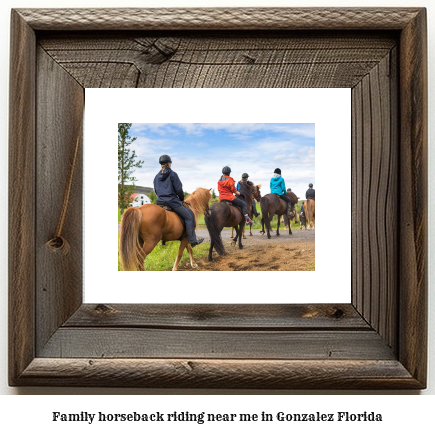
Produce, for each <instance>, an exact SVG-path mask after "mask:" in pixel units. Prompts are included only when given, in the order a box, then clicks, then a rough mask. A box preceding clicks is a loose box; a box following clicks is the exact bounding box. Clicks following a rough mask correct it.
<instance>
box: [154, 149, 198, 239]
mask: <svg viewBox="0 0 435 434" xmlns="http://www.w3.org/2000/svg"><path fill="white" fill-rule="evenodd" d="M159 163H160V165H161V167H162V169H161V170H160V171H159V173H157V175H156V176H155V178H154V191H155V193H156V194H157V205H168V206H169V207H170V208H172V210H173V211H174V212H175V213H177V214H178V215H179V216H180V217H181V218H183V219H184V221H185V222H186V234H187V239H188V240H189V244H190V245H191V246H192V247H195V246H197V245H198V244H200V243H202V242H203V241H204V238H196V233H195V214H193V211H192V210H191V209H189V208H186V207H185V206H183V204H182V203H181V202H182V201H183V200H184V192H183V184H181V181H180V178H179V177H178V175H177V174H176V173H175V172H174V171H172V169H171V165H172V160H171V157H170V156H169V155H162V156H161V157H160V158H159Z"/></svg>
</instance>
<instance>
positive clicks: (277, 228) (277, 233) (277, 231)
mask: <svg viewBox="0 0 435 434" xmlns="http://www.w3.org/2000/svg"><path fill="white" fill-rule="evenodd" d="M280 223H281V219H280V216H278V224H277V225H276V236H277V237H279V236H280V235H281V234H280V233H279V225H280Z"/></svg>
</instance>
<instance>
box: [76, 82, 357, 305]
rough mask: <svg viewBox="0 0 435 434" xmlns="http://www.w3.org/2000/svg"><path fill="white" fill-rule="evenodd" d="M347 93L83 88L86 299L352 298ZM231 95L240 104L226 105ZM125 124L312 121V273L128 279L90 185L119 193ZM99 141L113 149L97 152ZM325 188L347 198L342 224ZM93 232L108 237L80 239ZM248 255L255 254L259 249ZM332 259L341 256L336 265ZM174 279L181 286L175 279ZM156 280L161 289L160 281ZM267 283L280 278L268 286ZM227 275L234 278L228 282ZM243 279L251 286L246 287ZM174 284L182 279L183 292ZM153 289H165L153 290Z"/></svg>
mask: <svg viewBox="0 0 435 434" xmlns="http://www.w3.org/2000/svg"><path fill="white" fill-rule="evenodd" d="M350 93H351V92H350V89H87V90H86V110H85V158H84V162H85V163H84V164H85V174H84V190H85V235H84V240H85V252H84V256H85V267H84V268H85V301H86V303H103V302H104V303H350V300H351V297H350V295H351V206H350V197H351V119H350V113H351V98H350V96H351V95H350ZM123 101H128V104H123ZM144 101H146V102H147V103H146V104H144ZM168 101H171V104H168V103H167V102H168ZM228 101H237V103H236V104H228ZM259 102H260V103H259ZM123 121H126V122H133V123H140V122H147V123H162V122H167V123H178V122H179V123H189V122H197V123H210V122H213V123H229V122H234V123H259V122H264V123H273V122H276V123H315V124H316V125H315V131H316V133H315V143H316V151H315V152H316V156H315V158H316V161H315V165H316V185H317V187H316V190H317V199H316V214H317V216H316V235H315V237H316V247H315V248H316V271H314V272H308V271H307V272H303V271H283V272H277V271H240V272H232V271H199V272H194V273H189V272H187V273H185V272H184V273H181V272H180V273H178V274H177V276H176V277H175V276H174V275H173V274H172V272H171V271H159V272H147V273H142V272H140V271H136V272H130V273H129V275H128V284H126V276H125V273H123V272H119V271H118V254H117V241H118V237H117V235H118V231H117V222H116V219H115V220H113V221H110V220H108V219H106V220H104V219H101V218H99V217H100V215H101V211H100V210H101V201H100V200H95V191H93V190H92V188H87V186H93V185H104V186H107V187H106V188H107V191H105V193H104V196H105V197H106V198H110V197H112V198H113V197H116V194H117V188H118V187H117V178H116V176H115V174H116V173H117V162H118V159H117V151H116V149H117V148H116V142H117V137H118V133H117V131H118V122H123ZM102 144H105V146H106V147H107V148H109V149H111V150H109V151H107V152H101V149H102ZM331 156H333V158H331ZM272 157H273V150H270V155H265V156H264V158H265V159H267V158H272ZM94 161H98V164H99V167H100V168H103V169H102V170H96V167H95V164H92V163H90V164H87V163H86V162H94ZM157 171H158V165H157V164H156V172H157ZM202 187H207V188H211V187H215V186H213V185H203V186H202ZM331 192H332V193H333V195H334V196H335V197H340V198H341V199H342V200H343V201H348V203H349V206H347V207H344V210H343V214H342V216H341V217H340V225H339V227H338V226H337V218H336V215H335V213H334V212H331V209H330V204H328V202H327V198H328V197H330V196H329V194H330V193H331ZM107 201H108V203H107V204H105V205H104V206H105V207H106V208H107V207H108V209H109V215H114V216H116V212H117V203H116V200H114V201H112V202H110V200H109V199H107ZM337 231H339V232H340V236H337ZM294 232H295V235H293V237H295V239H297V236H298V233H296V231H294ZM298 232H299V231H298ZM95 233H101V234H106V236H105V237H98V240H99V242H98V243H95V237H91V236H86V234H95ZM283 236H284V235H283ZM287 236H288V235H287ZM246 245H249V240H248V241H247V242H246ZM101 252H104V255H102V254H101ZM214 254H215V255H216V253H214ZM252 255H253V258H254V256H255V252H253V253H252ZM337 258H340V261H339V262H337ZM271 276H273V277H271ZM175 278H176V279H177V285H175V284H173V283H174V279H175ZM162 279H165V281H166V282H167V284H166V285H160V284H159V282H161V281H162ZM271 279H272V280H276V282H277V283H276V284H275V285H270V281H271ZM229 281H230V282H231V284H224V282H229ZM246 282H252V283H253V282H255V284H249V285H247V284H246ZM268 282H269V283H268ZM290 282H291V283H290ZM179 285H183V290H182V291H180V286H179ZM157 287H159V288H161V289H159V290H158V291H156V290H155V288H157ZM266 287H267V288H268V289H267V291H265V288H266ZM234 288H237V290H234ZM301 288H304V289H303V290H301Z"/></svg>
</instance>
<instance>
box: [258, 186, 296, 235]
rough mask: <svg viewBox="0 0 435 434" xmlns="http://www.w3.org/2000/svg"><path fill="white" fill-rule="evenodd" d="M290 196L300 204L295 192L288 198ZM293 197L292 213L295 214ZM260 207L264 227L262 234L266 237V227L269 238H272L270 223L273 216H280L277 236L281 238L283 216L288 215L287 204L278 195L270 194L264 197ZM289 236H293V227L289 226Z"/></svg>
mask: <svg viewBox="0 0 435 434" xmlns="http://www.w3.org/2000/svg"><path fill="white" fill-rule="evenodd" d="M289 194H292V195H294V197H295V198H296V202H295V203H297V202H298V198H297V196H296V195H295V194H294V193H293V192H289V193H287V196H289ZM289 197H290V196H289ZM292 197H293V196H292ZM292 197H290V199H291V201H292V213H293V214H294V213H295V212H296V211H295V207H294V203H293V202H294V199H292ZM260 207H261V225H262V230H261V231H260V234H261V235H264V233H265V231H264V226H265V225H266V230H267V238H270V231H271V230H272V228H271V226H270V222H271V221H272V218H273V216H274V215H275V214H276V215H277V216H278V225H277V228H276V235H277V236H279V235H280V233H279V225H280V220H281V216H282V215H284V214H286V213H287V202H285V201H284V200H282V199H280V198H279V196H278V195H277V194H275V193H270V194H266V196H263V197H262V198H261V200H260ZM289 235H293V233H292V229H291V225H289Z"/></svg>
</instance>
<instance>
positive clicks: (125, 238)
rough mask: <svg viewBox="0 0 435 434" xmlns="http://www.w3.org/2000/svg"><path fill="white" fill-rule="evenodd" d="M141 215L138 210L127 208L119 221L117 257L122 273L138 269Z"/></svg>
mask: <svg viewBox="0 0 435 434" xmlns="http://www.w3.org/2000/svg"><path fill="white" fill-rule="evenodd" d="M141 222H142V213H141V211H140V210H139V209H138V208H133V207H131V208H127V210H126V211H125V212H124V214H123V216H122V220H121V230H120V236H119V257H120V259H121V264H122V269H123V270H124V271H136V270H138V268H139V258H140V256H139V253H140V250H141V246H140V244H139V228H140V224H141Z"/></svg>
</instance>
